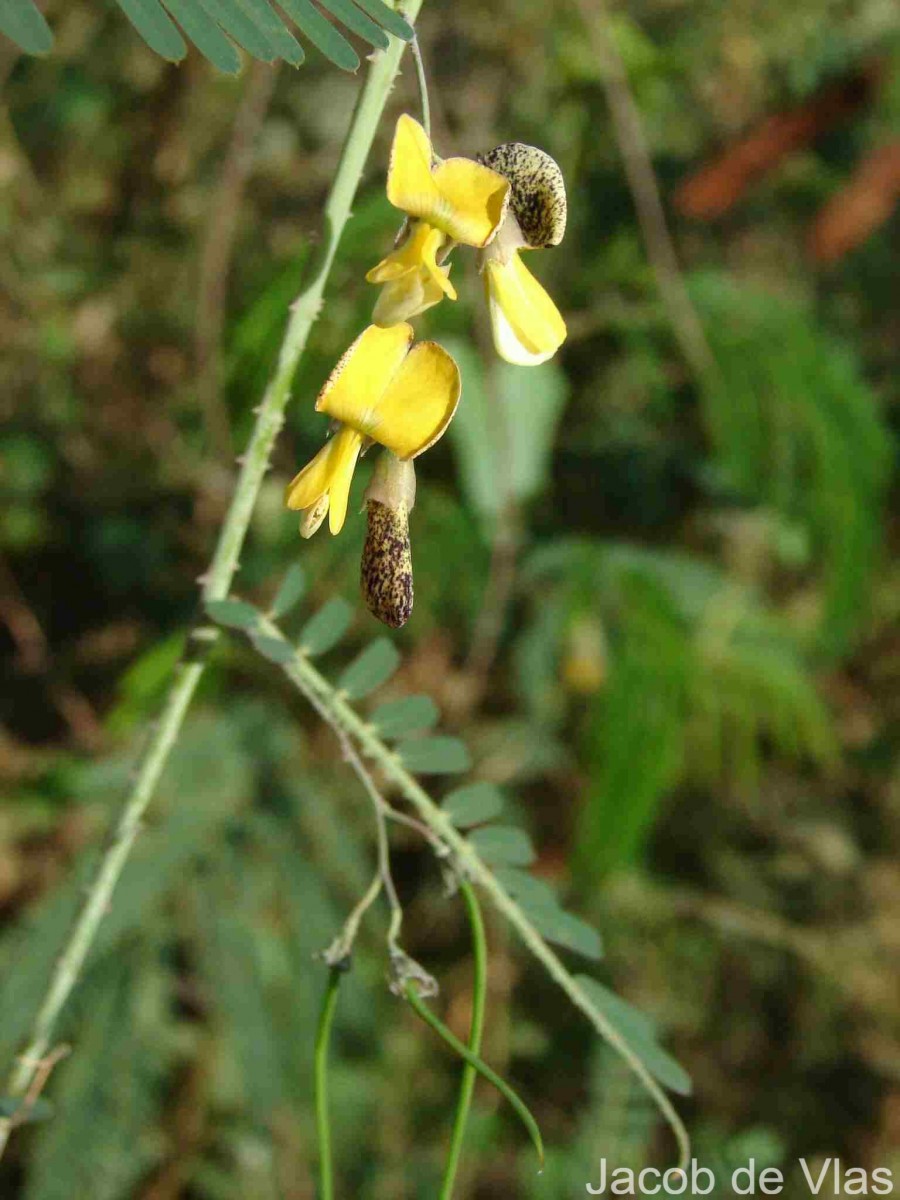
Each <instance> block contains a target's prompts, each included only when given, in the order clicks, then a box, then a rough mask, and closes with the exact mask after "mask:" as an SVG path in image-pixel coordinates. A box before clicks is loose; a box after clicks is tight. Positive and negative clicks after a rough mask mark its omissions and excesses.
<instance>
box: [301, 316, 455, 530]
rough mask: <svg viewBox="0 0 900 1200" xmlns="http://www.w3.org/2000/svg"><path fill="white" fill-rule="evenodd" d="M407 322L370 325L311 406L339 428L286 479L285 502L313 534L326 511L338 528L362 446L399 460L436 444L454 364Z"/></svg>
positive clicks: (450, 402)
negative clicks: (415, 341) (420, 338)
mask: <svg viewBox="0 0 900 1200" xmlns="http://www.w3.org/2000/svg"><path fill="white" fill-rule="evenodd" d="M412 340H413V331H412V328H411V326H409V325H406V324H401V325H394V326H392V327H391V328H390V329H380V328H379V327H378V326H377V325H370V326H369V327H368V328H367V329H366V330H364V332H363V333H361V334H360V336H359V337H358V338H357V339H356V341H355V342H354V343H353V345H352V346H351V347H350V349H349V350H347V351H346V353H345V354H344V355H343V357H342V358H341V360H340V362H339V363H338V364H337V366H336V367H335V369H334V370H333V371H332V373H331V375H330V376H329V377H328V380H327V381H326V383H325V386H324V387H323V388H322V391H321V392H320V393H319V397H318V399H317V400H316V411H317V412H324V413H327V414H328V415H329V416H330V417H332V418H333V419H334V420H335V421H337V422H338V423H339V424H338V429H337V431H336V433H335V434H334V435H333V436H332V437H331V439H330V440H329V441H328V442H327V443H326V444H325V445H324V446H323V447H322V449H321V450H320V451H319V453H318V454H317V455H316V456H315V458H314V459H313V460H312V462H310V463H308V464H307V465H306V466H305V467H304V468H303V470H302V471H301V472H300V473H299V475H297V476H296V477H295V478H294V479H293V480H292V481H291V483H290V484H289V485H288V489H287V496H286V503H287V506H288V508H292V509H303V510H305V513H304V518H303V522H302V524H301V527H300V528H301V532H302V533H303V534H304V536H305V537H310V536H312V534H313V533H315V531H316V529H318V527H319V525H320V524H321V522H322V521H323V520H324V518H325V514H326V513H328V527H329V529H330V530H331V532H332V533H339V532H340V531H341V528H342V526H343V524H344V518H345V517H346V515H347V503H348V500H349V496H350V482H351V480H352V478H353V472H354V470H355V468H356V462H357V459H358V458H359V455H360V451H362V450H363V449H365V448H366V446H367V445H368V444H369V442H379V443H380V444H381V445H382V446H386V447H387V448H388V449H389V450H390V451H392V452H393V453H394V454H395V455H396V456H397V458H399V459H404V460H405V459H410V458H415V457H416V456H417V455H419V454H421V453H422V452H423V451H425V450H427V449H428V447H429V446H432V445H434V443H435V442H436V441H437V440H438V438H439V437H440V436H441V435H442V434H443V432H444V430H445V429H446V428H447V426H448V425H449V424H450V421H451V419H452V417H453V414H454V412H455V411H456V405H457V403H458V402H459V393H460V379H459V369H458V368H457V366H456V363H455V362H454V361H453V359H452V358H451V357H450V355H449V354H448V353H447V351H446V350H443V349H441V347H440V346H438V345H436V344H435V343H434V342H419V343H418V345H416V346H413V345H412Z"/></svg>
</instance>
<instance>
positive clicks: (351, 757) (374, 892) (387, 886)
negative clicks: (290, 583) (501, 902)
mask: <svg viewBox="0 0 900 1200" xmlns="http://www.w3.org/2000/svg"><path fill="white" fill-rule="evenodd" d="M301 690H302V691H303V694H304V696H306V699H307V700H308V701H309V703H310V704H311V705H312V707H313V708H314V709H315V710H316V712H317V713H318V714H319V716H320V717H321V718H322V720H323V721H324V722H325V724H326V725H330V726H331V728H332V729H333V730H334V732H335V735H336V736H337V739H338V742H339V743H340V747H341V755H342V757H343V759H344V761H345V762H346V763H348V764H349V766H350V767H351V769H352V770H353V771H354V773H355V774H356V776H357V778H358V779H359V781H360V783H361V784H362V785H363V787H364V788H365V790H366V794H367V795H368V797H369V799H370V800H371V801H372V808H373V810H374V812H375V828H376V832H377V838H378V870H377V871H376V873H375V878H374V879H373V880H372V882H371V884H370V885H369V887H368V890H367V891H366V893H365V895H364V896H363V898H362V899H361V900H360V902H359V904H357V906H356V908H354V910H353V912H352V913H351V914H350V917H349V918H348V920H347V922H346V923H345V925H344V928H343V929H342V930H341V933H340V934H339V936H338V938H337V941H336V942H334V943H333V944H332V945H331V946H330V947H329V949H328V951H327V955H326V957H327V958H328V961H329V962H335V961H339V960H340V959H343V958H346V957H348V956H349V954H350V951H351V949H352V946H353V942H354V940H355V939H356V934H357V932H358V930H359V925H360V922H361V921H362V918H363V917H364V916H365V914H366V912H367V911H368V910H369V908H371V906H372V905H373V904H374V903H375V901H376V900H377V899H378V897H379V895H380V894H381V891H382V888H383V889H384V892H385V895H386V896H387V899H388V906H389V907H390V910H391V919H390V925H389V926H388V938H387V940H388V949H389V950H390V951H394V950H396V949H399V937H400V926H401V925H402V924H403V908H402V907H401V904H400V900H399V897H398V896H397V888H396V887H395V885H394V878H393V876H392V874H391V845H390V838H389V837H388V830H387V822H388V817H389V816H390V815H394V816H396V815H399V814H396V813H394V810H393V809H392V808H391V806H390V805H389V804H388V802H387V800H385V798H384V796H382V794H381V792H380V791H379V790H378V786H377V784H376V783H375V780H374V779H373V778H372V772H371V771H370V770H369V768H368V767H367V766H366V764H365V763H364V762H363V760H362V758H361V757H360V754H359V751H358V750H357V749H356V747H355V746H354V744H353V742H352V741H351V739H350V737H349V735H348V733H347V731H346V730H345V729H343V728H342V727H341V726H340V725H336V724H335V723H334V721H332V719H331V715H330V714H329V712H328V709H327V708H326V707H325V705H324V704H323V703H322V701H321V700H320V698H319V697H318V696H317V695H316V693H315V692H313V691H311V690H310V689H309V688H301ZM414 824H418V822H414ZM428 836H429V838H430V837H431V835H430V834H428Z"/></svg>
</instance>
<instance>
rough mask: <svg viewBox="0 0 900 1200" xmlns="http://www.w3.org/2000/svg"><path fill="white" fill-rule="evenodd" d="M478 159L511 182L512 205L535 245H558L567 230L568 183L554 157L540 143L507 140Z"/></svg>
mask: <svg viewBox="0 0 900 1200" xmlns="http://www.w3.org/2000/svg"><path fill="white" fill-rule="evenodd" d="M478 161H479V162H480V163H483V164H484V165H485V166H486V167H490V168H491V170H493V171H496V172H497V174H498V175H502V176H503V177H504V179H508V180H509V184H510V207H511V208H512V211H513V213H514V215H515V218H516V220H517V221H518V223H519V227H520V229H521V230H522V236H523V237H524V238H525V241H526V243H527V244H528V245H529V246H531V247H532V249H535V250H536V249H541V248H544V247H547V246H558V245H559V243H560V242H561V241H562V239H563V234H564V233H565V232H566V185H565V181H564V180H563V176H562V171H561V170H560V169H559V167H558V165H557V163H556V161H555V159H552V158H551V157H550V155H549V154H547V153H546V151H544V150H539V149H538V148H537V146H526V145H525V143H524V142H504V143H503V145H502V146H497V147H495V148H494V149H493V150H489V151H488V152H487V153H486V154H479V155H478Z"/></svg>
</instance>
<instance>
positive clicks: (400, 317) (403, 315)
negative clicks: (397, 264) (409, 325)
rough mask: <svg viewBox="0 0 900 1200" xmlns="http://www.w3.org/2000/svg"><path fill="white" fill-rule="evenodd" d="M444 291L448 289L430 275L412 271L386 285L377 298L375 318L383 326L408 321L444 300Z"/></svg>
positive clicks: (373, 318)
mask: <svg viewBox="0 0 900 1200" xmlns="http://www.w3.org/2000/svg"><path fill="white" fill-rule="evenodd" d="M444 294H445V289H444V288H442V287H441V286H440V285H439V284H438V283H437V282H436V280H434V279H433V278H432V277H431V276H430V275H425V274H424V272H421V271H409V272H407V274H405V275H403V276H401V278H400V279H394V280H391V282H390V283H386V284H384V286H383V287H382V289H381V291H380V292H379V294H378V299H377V300H376V301H375V308H374V310H373V312H372V320H373V321H374V322H375V324H376V325H381V326H383V327H384V328H387V327H388V326H390V325H396V324H397V322H398V321H408V320H410V318H412V317H417V316H418V315H419V313H423V312H425V310H426V309H429V308H431V307H433V305H435V304H437V303H438V302H439V301H441V300H443V298H444ZM453 299H456V295H455V293H454V296H453Z"/></svg>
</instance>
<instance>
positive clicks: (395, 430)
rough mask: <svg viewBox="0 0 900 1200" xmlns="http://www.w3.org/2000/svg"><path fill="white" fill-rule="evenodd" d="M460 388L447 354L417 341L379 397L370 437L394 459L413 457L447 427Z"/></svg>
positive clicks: (433, 345)
mask: <svg viewBox="0 0 900 1200" xmlns="http://www.w3.org/2000/svg"><path fill="white" fill-rule="evenodd" d="M460 389H461V384H460V378H459V368H458V367H457V365H456V363H455V362H454V361H453V359H452V358H451V357H450V355H449V354H448V353H447V351H446V350H444V349H443V348H442V347H441V346H438V345H437V343H436V342H419V343H418V345H416V346H414V347H413V349H412V350H411V351H410V352H409V354H408V355H407V357H406V360H405V361H404V363H403V365H402V366H401V367H400V369H399V371H398V372H397V374H396V375H395V376H394V378H393V379H392V380H391V383H390V385H389V387H388V389H387V391H386V392H385V394H384V396H383V397H382V400H381V403H380V404H379V406H378V412H377V417H376V420H377V423H376V425H375V426H374V427H373V430H372V433H371V436H372V437H374V438H375V440H376V441H378V442H380V443H381V444H382V445H383V446H387V448H388V449H389V450H392V451H393V452H394V454H396V455H397V457H398V458H401V459H405V458H415V457H416V455H417V454H421V453H422V452H423V451H424V450H427V449H428V447H429V446H433V445H434V443H435V442H436V441H437V440H438V438H439V437H440V436H441V435H442V434H443V432H444V430H445V429H446V428H447V426H448V425H449V424H450V421H451V419H452V417H453V414H454V412H455V411H456V406H457V404H458V403H459V394H460Z"/></svg>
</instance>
